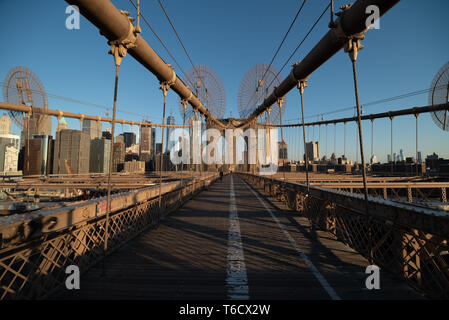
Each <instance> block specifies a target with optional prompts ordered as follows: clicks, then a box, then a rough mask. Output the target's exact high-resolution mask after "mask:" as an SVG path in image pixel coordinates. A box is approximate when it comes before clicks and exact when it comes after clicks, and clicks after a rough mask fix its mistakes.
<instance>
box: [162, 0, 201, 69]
mask: <svg viewBox="0 0 449 320" xmlns="http://www.w3.org/2000/svg"><path fill="white" fill-rule="evenodd" d="M157 1H158V2H159V5H160V6H161V9H162V11H164V14H165V17H166V18H167V20H168V22H169V23H170V26H171V27H172V29H173V31H174V32H175V34H176V37H177V38H178V40H179V43H180V44H181V46H182V48H183V49H184V52H185V54H186V55H187V58H188V59H189V61H190V63H191V65H192V67H193V69H194V70H195V72H196V73H197V74H198V71H197V70H196V68H195V64H194V63H193V61H192V58H190V55H189V53H188V52H187V49H186V47H185V46H184V43H183V42H182V40H181V37H180V36H179V34H178V31H176V28H175V26H174V25H173V23H172V21H171V19H170V17H169V16H168V13H167V11H166V10H165V8H164V5H163V4H162V2H161V0H157ZM198 76H200V75H199V74H198Z"/></svg>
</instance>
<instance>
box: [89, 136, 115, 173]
mask: <svg viewBox="0 0 449 320" xmlns="http://www.w3.org/2000/svg"><path fill="white" fill-rule="evenodd" d="M110 155H111V140H109V139H104V138H102V139H99V138H96V139H93V140H91V141H90V156H89V172H99V173H108V172H109V157H110Z"/></svg>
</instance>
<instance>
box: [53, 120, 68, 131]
mask: <svg viewBox="0 0 449 320" xmlns="http://www.w3.org/2000/svg"><path fill="white" fill-rule="evenodd" d="M68 128H69V127H68V125H67V122H66V121H65V118H64V117H62V118H61V119H60V120H59V121H58V126H57V127H56V132H59V131H61V130H66V129H68Z"/></svg>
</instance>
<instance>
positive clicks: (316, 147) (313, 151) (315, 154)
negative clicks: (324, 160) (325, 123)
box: [306, 141, 320, 161]
mask: <svg viewBox="0 0 449 320" xmlns="http://www.w3.org/2000/svg"><path fill="white" fill-rule="evenodd" d="M306 152H307V158H308V160H309V161H319V160H320V143H319V142H318V141H311V142H307V143H306Z"/></svg>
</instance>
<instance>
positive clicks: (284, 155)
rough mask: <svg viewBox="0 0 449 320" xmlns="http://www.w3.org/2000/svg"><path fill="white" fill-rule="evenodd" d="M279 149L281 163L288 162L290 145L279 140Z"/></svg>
mask: <svg viewBox="0 0 449 320" xmlns="http://www.w3.org/2000/svg"><path fill="white" fill-rule="evenodd" d="M278 150H279V158H278V162H279V163H285V162H288V146H287V144H286V143H285V141H279V142H278Z"/></svg>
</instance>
